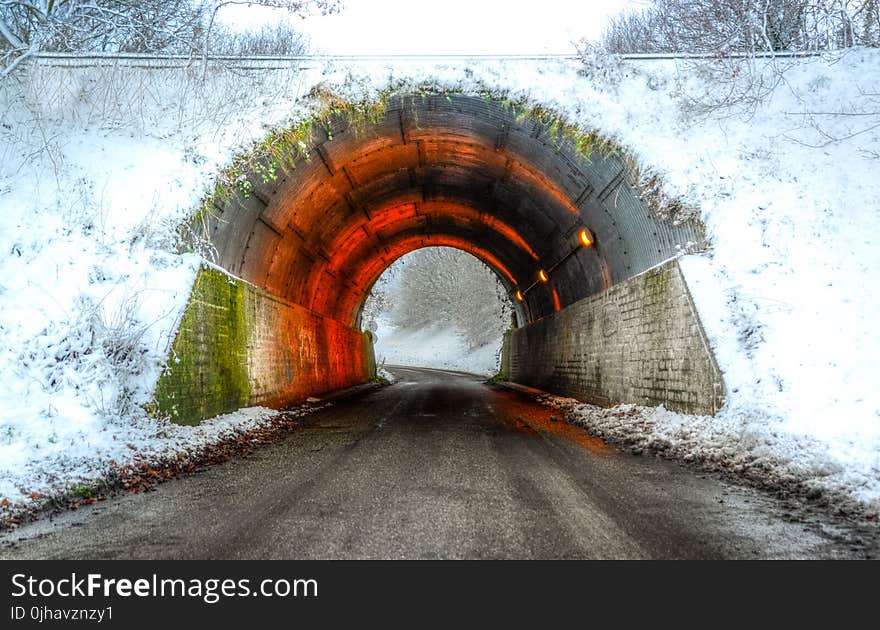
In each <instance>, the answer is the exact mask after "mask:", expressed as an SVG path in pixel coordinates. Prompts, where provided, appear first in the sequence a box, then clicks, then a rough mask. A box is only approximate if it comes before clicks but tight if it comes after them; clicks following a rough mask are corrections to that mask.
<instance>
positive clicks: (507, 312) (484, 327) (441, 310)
mask: <svg viewBox="0 0 880 630" xmlns="http://www.w3.org/2000/svg"><path fill="white" fill-rule="evenodd" d="M395 264H396V265H400V266H401V267H402V268H401V269H400V277H399V281H398V283H397V285H396V287H395V289H394V290H393V291H391V290H389V289H385V290H386V292H388V293H393V295H392V296H390V298H389V300H388V301H389V307H390V308H389V311H390V319H391V321H392V323H393V324H394V325H395V326H396V327H397V328H403V329H407V330H419V329H425V328H432V327H449V328H454V329H455V330H456V332H457V333H458V334H459V335H460V336H461V338H462V339H463V340H464V341H465V343H466V344H467V345H468V347H469V348H471V349H473V348H478V347H480V346H483V345H485V344H487V343H494V342H497V341H498V339H499V338H500V337H501V334H502V333H503V331H504V329H505V328H506V327H507V326H508V325H509V324H510V321H511V312H512V306H511V303H510V298H509V297H508V296H507V294H506V292H505V290H504V288H503V287H502V285H501V283H500V282H499V281H498V278H497V276H496V275H495V274H494V273H493V272H492V271H490V270H489V268H488V267H486V265H484V264H483V263H482V262H480V261H479V260H477V259H476V258H474V257H473V256H471V255H470V254H467V253H465V252H463V251H460V250H457V249H452V248H449V247H428V248H425V249H420V250H418V251H416V252H413V253H411V254H409V255H408V256H406V257H405V258H403V259H401V260H400V261H398V263H395Z"/></svg>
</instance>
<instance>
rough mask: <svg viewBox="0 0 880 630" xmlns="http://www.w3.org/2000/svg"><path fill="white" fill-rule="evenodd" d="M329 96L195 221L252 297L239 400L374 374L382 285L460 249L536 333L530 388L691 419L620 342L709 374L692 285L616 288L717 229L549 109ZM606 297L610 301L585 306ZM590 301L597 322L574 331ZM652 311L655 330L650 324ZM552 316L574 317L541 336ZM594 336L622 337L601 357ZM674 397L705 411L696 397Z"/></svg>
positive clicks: (227, 177)
mask: <svg viewBox="0 0 880 630" xmlns="http://www.w3.org/2000/svg"><path fill="white" fill-rule="evenodd" d="M310 98H311V99H312V102H313V107H314V109H313V112H314V113H313V114H312V115H311V116H310V117H308V118H306V119H305V120H303V121H301V122H300V123H297V124H296V125H293V126H290V127H284V128H279V129H276V130H274V131H272V132H271V133H270V134H269V136H268V137H267V138H266V139H265V140H264V141H263V142H260V143H258V144H257V145H256V146H255V147H254V148H253V150H251V151H249V152H248V153H247V154H245V155H242V156H241V157H240V158H239V159H238V160H236V161H235V162H234V163H233V164H232V166H231V167H230V168H229V169H228V170H227V171H226V172H225V173H224V174H223V176H222V177H221V178H220V181H219V183H218V186H217V189H216V191H215V193H214V194H213V195H212V196H211V197H209V198H207V199H206V200H205V203H204V205H203V207H202V209H201V211H200V212H199V213H198V215H197V217H196V219H195V220H194V224H195V225H196V227H197V228H198V230H199V231H200V232H201V233H202V234H203V235H204V238H205V239H206V240H207V241H209V242H210V245H211V248H212V249H213V251H215V252H216V260H215V262H216V263H217V264H218V265H219V267H220V268H222V270H225V272H227V273H228V274H230V275H231V276H233V277H235V278H238V279H241V281H242V282H244V283H245V284H246V285H247V286H246V287H245V288H244V289H243V291H244V293H245V297H246V299H245V302H247V304H246V306H245V314H244V319H243V320H242V321H244V324H241V325H243V326H245V327H246V328H247V329H248V330H247V331H246V333H245V334H244V337H245V338H246V341H245V347H244V348H243V349H242V350H241V353H240V354H243V355H246V356H247V372H248V379H247V380H248V386H247V388H246V389H247V391H244V392H240V395H239V399H243V398H247V400H248V401H249V403H251V404H269V405H283V404H289V403H291V402H294V401H296V400H297V399H302V398H303V397H305V396H306V395H311V394H313V393H316V392H320V391H323V390H326V389H329V388H331V387H338V386H345V385H346V384H353V383H354V382H361V381H363V380H366V379H367V378H369V377H370V370H371V369H375V365H374V361H372V362H371V355H372V350H371V348H369V347H367V346H369V345H370V344H369V343H367V344H366V345H365V344H364V343H363V340H362V333H361V331H360V330H359V328H358V325H359V319H360V315H361V312H362V309H363V305H364V301H365V300H366V298H367V295H368V293H369V290H370V288H371V287H372V286H373V285H374V283H375V282H376V280H377V279H378V278H379V276H380V275H381V273H382V272H383V271H384V270H385V269H387V268H388V267H389V266H390V265H391V264H392V263H393V262H394V261H395V260H397V259H399V258H400V257H401V256H404V255H405V254H407V253H409V252H412V251H415V250H418V249H422V248H425V247H433V246H446V247H453V248H456V249H459V250H463V251H466V252H468V253H470V254H472V255H473V256H475V257H477V258H478V259H479V260H481V261H482V262H483V263H485V264H486V265H487V266H488V267H489V268H491V269H492V271H493V272H494V273H495V274H496V275H497V276H498V278H499V279H500V281H501V282H502V284H503V285H504V288H505V292H506V293H507V294H508V295H510V296H512V298H513V305H514V309H515V323H516V327H517V330H515V331H514V333H513V334H512V335H510V339H509V343H510V347H509V348H507V362H508V363H507V365H506V367H505V368H504V369H505V370H507V372H508V373H509V374H511V378H519V379H520V380H521V381H524V382H528V383H529V384H533V385H535V386H543V387H544V388H546V389H550V390H551V391H559V392H561V393H569V394H570V393H572V392H574V393H576V394H577V395H578V396H579V397H582V398H586V399H592V400H596V401H614V400H618V399H619V400H626V399H627V398H629V399H633V400H632V401H633V402H651V401H652V400H658V399H659V400H665V401H667V402H672V404H673V406H674V404H675V401H672V399H671V398H670V397H669V395H667V394H662V392H661V394H644V395H643V394H639V393H635V394H632V393H630V390H632V391H635V390H634V389H633V388H634V387H635V388H636V389H639V388H641V389H639V391H642V390H644V391H645V392H648V391H649V390H650V391H655V392H657V391H660V389H663V388H664V387H665V388H666V390H669V389H670V387H669V386H666V385H663V384H662V383H661V384H660V385H658V386H657V387H654V388H653V389H652V388H651V387H648V386H647V385H644V386H642V385H639V386H638V387H636V386H635V385H633V382H635V381H638V380H639V379H641V380H642V381H644V380H645V379H644V378H642V377H643V375H641V374H639V373H637V372H640V371H644V369H647V370H648V371H649V372H657V370H658V369H659V368H657V367H651V366H650V365H649V366H647V368H645V367H644V366H643V365H642V366H641V367H632V368H626V369H623V368H621V365H623V364H624V363H627V362H629V363H633V365H635V363H637V362H638V361H641V360H638V361H637V360H636V359H635V358H633V357H631V356H630V355H629V354H627V353H628V352H629V350H628V349H627V348H626V345H627V340H625V339H624V338H623V337H621V338H620V339H617V338H614V339H613V340H612V337H613V336H614V334H615V331H616V330H618V329H620V330H629V328H631V327H632V326H633V325H636V324H637V325H638V326H640V327H641V328H644V329H645V330H647V329H648V328H650V327H651V326H654V328H655V329H656V334H655V335H654V337H651V338H647V337H646V339H645V340H643V342H640V343H642V345H645V344H647V345H646V347H648V348H649V350H650V348H655V347H656V352H655V351H654V350H651V352H653V354H652V355H651V357H650V360H652V361H655V363H657V365H660V362H662V361H665V362H666V363H664V364H663V365H665V366H666V367H667V368H668V367H669V365H670V364H669V361H673V362H678V363H676V366H678V367H675V366H673V369H674V370H679V369H686V371H688V372H691V371H693V370H692V368H689V367H687V365H686V363H681V361H682V357H681V356H679V355H681V352H679V351H678V350H676V349H675V348H674V347H673V346H672V345H671V344H672V342H673V339H672V336H673V333H674V331H672V329H671V328H669V326H668V324H669V322H670V321H672V318H678V319H682V320H686V319H688V317H690V316H689V315H687V314H686V313H685V312H684V310H683V309H684V306H682V305H681V304H678V302H680V301H681V300H682V299H684V298H681V295H684V294H686V288H685V289H681V287H680V286H679V285H681V283H682V282H683V279H682V278H681V277H680V274H678V275H677V276H675V277H671V276H670V277H669V278H667V277H665V276H664V277H663V278H660V279H657V278H654V279H652V280H651V282H650V283H649V284H651V286H649V287H648V286H642V284H638V287H637V288H636V289H634V290H636V291H637V292H639V294H638V295H639V297H638V298H637V302H638V304H636V305H635V306H633V307H632V308H629V309H626V308H624V309H620V308H617V307H616V306H615V304H613V303H612V304H610V306H611V307H614V308H610V309H609V308H608V307H609V305H608V304H604V301H607V300H611V301H612V302H621V300H622V299H623V298H620V297H619V296H618V297H615V296H616V295H617V294H616V293H614V292H613V291H612V289H614V288H615V287H617V288H618V292H617V293H621V291H622V289H620V288H619V287H621V286H623V285H625V284H626V283H628V282H630V281H631V280H633V279H635V278H637V277H639V276H640V275H641V274H644V273H649V275H650V273H652V272H649V270H651V269H652V268H655V267H657V266H658V265H660V264H661V263H664V262H665V261H669V260H670V259H674V258H675V257H676V256H678V255H680V254H681V253H682V252H685V251H693V250H694V249H700V248H703V247H705V238H704V229H703V227H702V224H701V223H700V222H699V220H698V219H696V218H694V217H692V216H691V217H688V218H686V219H685V220H679V219H680V218H679V217H676V216H675V214H674V213H670V212H664V211H663V210H664V209H663V208H660V211H658V209H657V208H656V207H655V206H653V205H649V204H647V203H646V202H645V200H644V199H643V197H642V195H641V194H640V190H639V181H640V179H639V177H640V176H639V173H638V169H637V168H636V165H635V161H634V160H632V159H631V158H630V157H628V156H627V154H626V153H625V152H624V151H622V150H620V149H619V148H617V147H615V146H614V145H613V144H612V143H610V142H608V141H607V140H604V139H602V138H601V136H599V135H597V134H596V133H593V132H590V131H584V130H581V129H579V128H577V127H576V126H574V125H571V124H569V123H568V122H566V121H565V120H564V118H563V117H561V116H559V115H557V114H555V113H553V112H552V111H551V110H549V109H547V108H544V107H542V106H540V105H536V104H534V103H530V102H527V101H513V100H511V99H509V98H507V97H505V96H503V95H493V94H490V93H488V92H485V93H479V94H467V93H459V92H455V91H445V90H442V89H438V88H436V87H431V88H424V87H420V88H419V89H417V90H407V91H402V92H401V91H395V90H389V91H387V92H385V93H382V94H380V95H379V96H377V97H376V98H373V99H368V100H365V101H362V102H358V103H350V102H347V101H345V100H344V99H340V98H339V97H337V96H335V95H333V94H331V93H328V92H326V91H325V90H322V89H319V88H316V89H315V90H313V92H312V94H311V97H310ZM651 277H652V278H653V276H651ZM639 282H640V283H641V281H639ZM633 286H635V285H633ZM609 291H612V292H611V293H609ZM651 291H653V292H654V297H650V296H648V295H647V293H650V292H651ZM630 293H632V291H629V292H628V293H627V292H626V291H624V292H623V295H629V294H630ZM251 294H253V295H257V296H259V297H252V298H248V297H247V296H250V295H251ZM601 296H606V297H601ZM609 296H610V297H609ZM204 297H205V296H202V298H204ZM202 298H200V299H202ZM595 299H600V302H602V303H596V304H593V302H590V303H589V305H588V307H584V306H583V305H582V303H587V302H589V300H594V301H595ZM634 299H635V298H634ZM688 299H689V298H688ZM248 300H250V301H248ZM667 302H668V303H669V304H671V305H672V306H674V307H675V308H672V310H670V308H667V311H669V312H659V311H657V312H654V311H651V310H650V309H648V310H645V309H641V310H640V311H639V308H641V306H642V305H644V304H655V303H656V304H666V303H667ZM673 303H674V304H673ZM267 304H271V305H272V306H271V307H269V306H266V305H267ZM578 304H581V306H579V307H578V308H579V309H581V310H582V311H583V312H582V313H581V314H580V315H579V316H578V317H576V318H575V319H574V320H573V321H568V320H567V319H566V318H568V319H571V317H570V316H566V315H565V313H566V312H573V311H572V309H571V308H570V307H572V306H573V305H578ZM685 306H687V305H685ZM690 307H692V305H690ZM585 308H586V309H587V310H584V309H585ZM597 308H598V309H600V310H599V311H596V310H595V309H597ZM664 308H666V307H664ZM615 309H616V310H615ZM676 309H677V310H676ZM655 310H656V309H655ZM691 310H692V311H693V309H692V308H691ZM594 311H595V312H594ZM636 311H639V313H641V314H640V315H639V314H638V313H636V315H638V317H640V318H642V319H644V320H645V322H644V323H638V322H635V318H636V315H634V314H633V313H634V312H636ZM267 312H271V313H272V314H271V316H268V315H267ZM694 312H695V311H694ZM682 313H684V314H682ZM211 317H213V315H212V316H211ZM554 318H555V319H554ZM209 319H210V317H209ZM606 319H608V320H609V322H607V323H602V322H604V320H606ZM264 320H265V321H264ZM545 320H546V321H545ZM550 320H553V321H556V322H566V323H557V324H553V325H554V326H557V327H559V326H562V327H563V328H560V329H554V330H552V331H549V330H545V331H544V332H539V331H540V330H544V329H545V328H547V326H551V323H550ZM542 322H543V324H544V328H541V327H537V328H536V326H537V325H538V324H540V323H542ZM600 324H601V329H597V330H592V329H591V332H589V335H587V334H586V333H584V330H586V329H587V328H589V327H590V326H592V327H593V328H595V326H597V325H600ZM224 325H225V324H224ZM237 325H239V324H236V326H237ZM687 325H688V326H690V323H687ZM191 327H192V328H193V330H192V331H190V332H186V330H184V331H183V333H182V335H183V337H186V336H187V335H201V336H202V338H204V337H205V336H207V337H208V338H210V336H211V335H212V334H214V333H212V332H211V331H210V330H207V329H204V330H203V328H204V327H205V325H203V324H200V323H198V322H193V323H192V325H191ZM200 327H201V328H200ZM697 327H699V324H697ZM667 328H669V330H667ZM184 329H186V327H185V326H184ZM526 331H531V332H528V333H527V332H526ZM687 334H690V335H691V336H694V335H697V336H699V335H702V331H701V329H700V331H699V332H697V331H696V329H694V330H691V331H690V332H689V333H687ZM590 335H593V336H597V335H598V338H601V339H600V340H604V341H601V344H599V343H595V344H594V342H593V341H592V337H589V336H590ZM656 335H660V336H659V337H657V336H656ZM367 336H368V337H369V335H367ZM180 337H181V334H179V335H178V338H180ZM588 337H589V338H588ZM606 337H608V339H607V340H606V339H605V338H606ZM704 337H705V336H704V335H703V336H702V337H701V338H700V343H703V346H706V343H705V338H704ZM694 339H696V337H694ZM612 341H613V343H612ZM175 343H177V342H175ZM208 343H209V344H210V342H208ZM560 343H562V346H560V345H559V344H560ZM608 344H611V345H610V346H608ZM202 345H204V342H202ZM600 345H601V346H602V347H601V348H600V347H599V346H600ZM692 345H694V347H696V346H697V345H699V344H698V343H697V341H694V343H693V344H692ZM605 346H608V347H605ZM635 347H636V346H633V348H635ZM575 350H576V352H575ZM198 352H203V350H198V351H197V353H198ZM212 352H215V351H209V352H208V354H209V355H211V354H212ZM572 352H575V354H576V355H577V356H575V357H574V358H573V355H572V356H569V355H570V354H571V353H572ZM664 353H665V354H664ZM667 355H668V357H667ZM342 358H345V360H343V359H342ZM684 358H685V359H688V361H689V360H690V358H691V357H684ZM178 359H179V356H178ZM667 359H668V360H667ZM211 361H215V362H216V357H214V358H213V359H210V360H208V359H205V358H204V357H200V356H196V357H193V359H192V360H191V361H189V363H190V364H191V366H190V367H189V368H187V367H180V366H179V363H178V365H177V366H171V371H172V372H174V371H176V372H177V373H178V375H179V377H174V376H172V377H170V379H169V378H166V377H163V378H166V381H168V382H172V384H171V385H169V386H168V387H166V388H165V390H163V389H162V387H161V385H162V383H161V382H160V388H159V389H160V394H161V395H157V401H158V402H159V404H160V407H162V406H163V405H164V407H166V408H168V407H174V404H173V403H174V401H173V400H172V401H169V400H163V397H164V398H167V395H166V394H167V391H171V392H172V393H174V396H172V398H175V400H177V401H179V399H180V398H181V397H184V396H186V393H185V392H184V391H182V390H181V387H179V386H178V385H175V384H173V383H174V382H177V383H181V382H198V383H203V382H204V381H205V379H208V380H210V378H212V377H211V375H210V374H208V375H207V376H206V375H205V374H203V373H202V372H204V371H206V370H207V372H211V370H214V371H216V369H215V368H210V367H209V368H204V366H202V364H204V363H206V362H208V363H210V362H211ZM608 361H611V362H612V363H613V365H612V364H610V363H607V362H608ZM711 361H712V363H713V365H714V359H711ZM679 364H680V365H679ZM371 365H372V367H371ZM688 365H689V364H688ZM536 366H537V367H536ZM682 366H684V367H682ZM533 368H534V369H533ZM633 370H635V372H634V373H631V372H633ZM713 374H716V375H717V369H714V372H713ZM175 378H177V380H176V381H175ZM687 378H691V376H688V377H687ZM694 378H696V376H695V377H694ZM614 379H617V380H618V381H620V383H621V385H620V387H617V389H615V390H614V391H613V392H611V393H610V394H609V392H604V393H602V392H599V393H601V394H602V395H598V394H597V393H596V392H594V391H593V390H594V389H596V388H594V387H592V385H590V387H585V386H584V383H585V382H588V383H591V384H592V383H594V382H595V381H596V380H598V381H600V382H601V381H603V380H605V381H607V382H611V381H613V380H614ZM712 379H715V380H718V381H720V377H718V378H716V376H712ZM713 382H714V381H713ZM673 385H675V386H676V387H677V388H678V391H679V392H680V393H678V394H676V396H680V398H681V400H682V404H685V405H686V404H689V403H687V402H686V401H687V400H688V397H689V396H692V392H690V389H689V388H690V385H688V384H685V385H683V386H680V387H679V385H680V384H673ZM700 386H703V385H700ZM199 387H200V388H201V389H202V390H204V389H205V388H206V387H207V386H206V385H199ZM712 387H713V388H714V391H716V393H717V391H718V390H719V387H718V386H717V384H713V385H712ZM658 388H659V389H658ZM599 389H601V387H600V388H599ZM175 392H176V393H175ZM701 396H702V394H701ZM715 398H718V396H717V395H716V396H715ZM716 403H717V400H715V399H713V402H712V404H711V405H710V406H712V407H713V408H714V406H715V405H716ZM698 406H699V405H698ZM203 417H204V416H203Z"/></svg>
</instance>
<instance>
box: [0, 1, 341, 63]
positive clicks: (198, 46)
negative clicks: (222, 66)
mask: <svg viewBox="0 0 880 630" xmlns="http://www.w3.org/2000/svg"><path fill="white" fill-rule="evenodd" d="M235 4H249V5H260V6H265V7H272V8H277V9H283V10H285V11H287V12H289V13H290V14H293V15H306V14H310V13H313V12H320V13H331V12H335V11H337V10H338V9H339V7H340V6H341V2H340V0H247V1H245V0H0V67H2V68H3V69H2V70H0V77H5V76H8V75H9V74H10V73H11V72H12V70H14V69H15V67H16V66H18V65H19V64H20V63H21V62H22V61H23V60H24V59H26V58H28V57H30V56H32V55H34V54H36V53H40V52H49V51H54V52H74V53H79V52H105V53H107V52H114V53H120V52H128V53H131V52H135V53H163V54H178V55H188V56H193V57H195V56H203V57H205V58H207V57H208V55H209V54H211V53H215V52H217V51H221V52H225V53H226V54H298V52H297V51H299V50H301V47H302V46H303V45H304V41H305V40H304V39H303V38H302V36H300V35H298V34H295V31H294V29H293V28H292V27H291V26H289V25H284V26H281V27H276V28H274V29H267V30H266V31H265V32H262V31H259V32H255V33H251V34H249V35H248V34H245V35H234V34H233V33H232V32H230V31H229V30H228V29H220V28H216V27H215V21H216V18H217V15H218V13H219V12H220V10H221V9H222V8H224V7H226V6H229V5H235Z"/></svg>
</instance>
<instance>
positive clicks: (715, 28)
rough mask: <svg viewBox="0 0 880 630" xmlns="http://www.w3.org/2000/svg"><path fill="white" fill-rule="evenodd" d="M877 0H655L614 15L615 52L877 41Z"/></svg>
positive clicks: (808, 47) (802, 47)
mask: <svg viewBox="0 0 880 630" xmlns="http://www.w3.org/2000/svg"><path fill="white" fill-rule="evenodd" d="M878 4H880V3H878V0H654V2H652V3H651V5H650V6H649V7H647V8H646V9H644V10H642V11H638V12H630V13H624V14H622V15H620V16H619V17H617V18H614V19H613V20H612V21H611V23H610V24H609V26H608V28H607V29H606V31H605V34H604V36H603V44H604V45H605V47H606V48H607V49H608V50H609V51H610V52H614V53H640V52H671V53H702V54H709V55H716V56H723V55H729V54H731V53H740V54H743V53H745V54H749V53H756V52H777V51H815V50H830V49H837V48H846V47H849V46H854V45H863V46H877V45H878V43H880V9H878Z"/></svg>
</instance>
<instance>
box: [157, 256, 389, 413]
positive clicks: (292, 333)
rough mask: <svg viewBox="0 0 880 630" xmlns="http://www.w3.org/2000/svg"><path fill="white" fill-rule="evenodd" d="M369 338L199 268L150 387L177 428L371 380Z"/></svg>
mask: <svg viewBox="0 0 880 630" xmlns="http://www.w3.org/2000/svg"><path fill="white" fill-rule="evenodd" d="M375 372H376V365H375V358H374V355H373V344H372V338H371V336H370V333H363V332H361V331H359V330H356V329H354V328H350V327H348V326H345V325H343V324H340V323H339V322H336V321H334V320H332V319H327V318H325V317H322V316H321V315H318V314H316V313H314V312H312V311H309V310H308V309H305V308H303V307H301V306H298V305H296V304H291V303H289V302H285V301H284V300H281V299H280V298H278V297H275V296H273V295H271V294H269V293H266V292H265V291H263V290H261V289H258V288H257V287H255V286H253V285H252V284H250V283H248V282H245V281H243V280H239V279H237V278H234V277H232V276H230V275H228V274H226V273H224V272H223V271H222V270H219V269H216V268H213V267H203V268H202V269H201V270H200V271H199V274H198V276H197V278H196V281H195V283H194V285H193V290H192V294H191V296H190V300H189V304H188V306H187V308H186V311H185V312H184V315H183V318H182V320H181V323H180V328H179V330H178V333H177V337H176V338H175V340H174V343H173V345H172V348H171V352H170V354H169V359H168V366H167V368H166V370H165V372H164V373H163V375H162V376H161V378H160V379H159V382H158V384H157V386H156V393H155V403H156V409H157V411H158V413H159V414H161V415H166V416H168V417H169V418H170V419H171V420H172V421H174V422H177V423H180V424H198V422H199V421H201V420H203V419H205V418H210V417H213V416H216V415H218V414H221V413H227V412H230V411H235V410H236V409H239V408H240V407H246V406H254V405H264V406H268V407H282V406H284V405H289V404H292V403H296V402H299V401H301V400H303V399H305V398H306V397H307V396H311V395H314V394H320V393H322V392H327V391H331V390H335V389H342V388H344V387H348V386H351V385H355V384H357V383H363V382H364V381H367V380H369V379H370V378H372V377H373V376H375Z"/></svg>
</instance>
